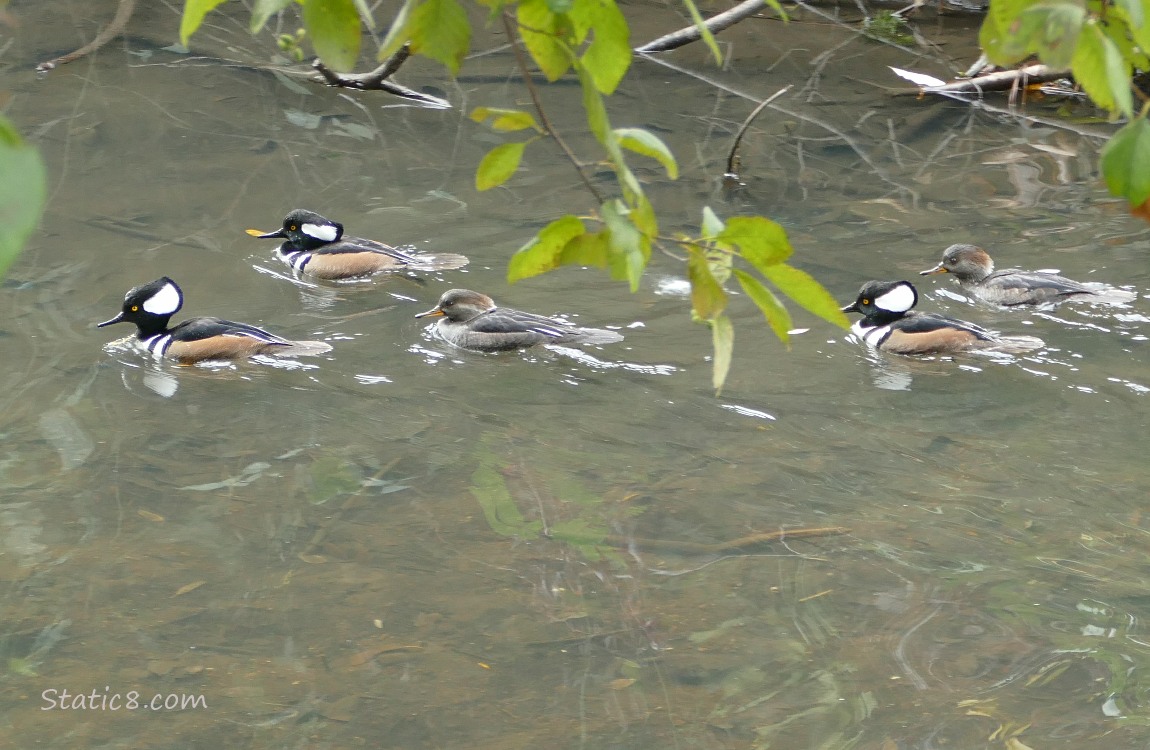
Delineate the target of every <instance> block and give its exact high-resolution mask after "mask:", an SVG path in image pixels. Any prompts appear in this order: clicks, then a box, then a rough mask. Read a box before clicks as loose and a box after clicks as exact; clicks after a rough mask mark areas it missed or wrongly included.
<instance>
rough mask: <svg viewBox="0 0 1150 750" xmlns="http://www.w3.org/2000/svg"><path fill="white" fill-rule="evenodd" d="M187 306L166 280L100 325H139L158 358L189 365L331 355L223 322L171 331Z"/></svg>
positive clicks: (136, 292) (145, 287)
mask: <svg viewBox="0 0 1150 750" xmlns="http://www.w3.org/2000/svg"><path fill="white" fill-rule="evenodd" d="M183 306H184V293H183V292H182V291H180V287H179V286H177V285H176V282H174V281H172V280H171V279H169V278H168V277H167V276H164V277H162V278H159V279H156V280H155V281H152V282H149V283H147V284H141V285H140V286H138V287H135V288H133V289H131V290H130V291H129V292H128V293H127V294H126V295H125V296H124V306H123V308H122V309H121V310H120V314H119V315H117V316H116V317H114V318H112V319H111V320H105V321H104V322H103V323H100V324H98V325H97V326H96V327H97V328H103V327H104V326H110V325H112V324H113V323H135V324H136V338H137V339H138V341H139V344H140V346H142V347H144V348H145V349H147V350H148V352H150V353H151V354H152V356H153V357H155V358H156V359H163V358H165V357H167V358H168V359H174V360H176V361H177V362H179V363H180V364H182V365H190V364H194V363H196V362H202V361H204V360H209V359H215V360H220V359H243V358H245V357H250V356H253V355H255V354H265V355H272V356H278V357H302V356H310V355H316V354H323V353H324V352H329V351H331V345H330V344H325V343H324V342H322V341H289V340H287V339H284V338H280V337H279V336H276V335H275V334H271V333H268V332H267V331H265V330H263V329H262V328H256V327H255V326H249V325H247V324H245V323H233V322H232V321H230V320H220V319H219V318H190V319H188V320H185V321H184V322H182V323H180V324H178V325H177V326H176V327H175V328H168V320H169V319H170V318H171V317H172V316H173V315H175V314H176V313H177V312H178V311H179V309H180V308H181V307H183Z"/></svg>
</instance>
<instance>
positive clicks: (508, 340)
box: [415, 289, 623, 352]
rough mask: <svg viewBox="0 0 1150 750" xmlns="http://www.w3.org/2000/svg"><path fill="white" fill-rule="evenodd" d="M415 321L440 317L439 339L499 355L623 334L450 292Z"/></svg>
mask: <svg viewBox="0 0 1150 750" xmlns="http://www.w3.org/2000/svg"><path fill="white" fill-rule="evenodd" d="M415 317H417V318H426V317H438V318H440V320H439V323H438V325H437V330H438V332H439V335H440V336H441V337H443V339H444V340H445V341H447V342H449V343H451V344H454V345H455V346H458V347H460V348H463V349H473V350H476V351H484V352H496V351H507V350H511V349H526V348H527V347H531V346H535V345H537V344H611V343H614V342H616V341H622V340H623V336H622V334H619V333H616V332H615V331H608V330H606V329H603V328H580V327H579V326H573V325H571V324H570V323H566V322H564V321H562V320H556V319H555V318H548V317H544V316H542V315H535V314H533V313H528V312H523V311H521V310H512V309H510V308H505V307H496V305H495V302H494V301H493V300H492V299H491V298H490V297H488V296H487V295H486V294H480V293H479V292H473V291H471V290H470V289H451V290H449V291H447V292H444V294H443V296H441V297H440V298H439V304H437V305H436V306H435V307H433V308H431V309H430V310H428V311H426V312H421V313H419V314H418V315H416V316H415Z"/></svg>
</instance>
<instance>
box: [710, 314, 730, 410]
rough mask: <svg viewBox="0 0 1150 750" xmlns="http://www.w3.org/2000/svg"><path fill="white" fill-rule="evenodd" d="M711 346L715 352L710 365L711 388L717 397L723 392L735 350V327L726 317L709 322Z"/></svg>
mask: <svg viewBox="0 0 1150 750" xmlns="http://www.w3.org/2000/svg"><path fill="white" fill-rule="evenodd" d="M711 346H712V347H713V348H714V350H715V359H714V362H712V363H711V364H712V366H711V386H712V387H713V388H714V389H715V395H716V396H717V395H719V394H720V393H722V392H723V383H726V382H727V373H728V372H730V371H731V354H732V353H733V352H734V350H735V327H734V326H733V325H731V319H730V318H728V317H727V316H726V315H720V316H719V317H717V318H715V319H714V320H712V321H711Z"/></svg>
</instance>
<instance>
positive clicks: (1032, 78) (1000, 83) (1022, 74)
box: [895, 65, 1070, 96]
mask: <svg viewBox="0 0 1150 750" xmlns="http://www.w3.org/2000/svg"><path fill="white" fill-rule="evenodd" d="M1068 75H1070V71H1068V70H1064V69H1060V68H1052V67H1050V66H1049V65H1027V66H1026V67H1024V68H1018V69H1017V70H1000V71H998V72H996V73H988V74H986V75H983V76H977V77H975V78H967V79H964V80H961V81H954V82H952V83H947V84H944V85H942V86H921V87H919V88H916V89H913V90H908V91H899V92H897V93H896V94H895V95H896V96H918V95H919V94H923V93H926V94H981V93H982V92H984V91H1005V90H1007V89H1011V88H1014V87H1015V86H1026V85H1028V84H1031V83H1047V82H1049V81H1057V80H1058V79H1059V78H1066V77H1067V76H1068Z"/></svg>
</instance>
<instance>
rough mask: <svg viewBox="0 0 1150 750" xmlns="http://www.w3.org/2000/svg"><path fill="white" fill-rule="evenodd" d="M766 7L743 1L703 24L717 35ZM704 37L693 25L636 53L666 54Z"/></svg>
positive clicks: (760, 1)
mask: <svg viewBox="0 0 1150 750" xmlns="http://www.w3.org/2000/svg"><path fill="white" fill-rule="evenodd" d="M764 5H766V2H764V0H743V2H741V3H739V4H738V5H736V6H735V7H734V8H731V9H730V10H728V11H724V12H723V13H719V14H718V15H715V16H711V17H710V18H708V19H707V20H706V21H704V22H703V25H704V26H706V27H707V30H708V31H710V32H711V33H712V34H717V33H718V32H720V31H722V30H723V29H726V28H729V27H731V26H734V25H735V24H736V23H738V22H739V21H742V20H743V19H744V18H749V17H750V16H753V15H755V14H756V13H758V12H759V11H760V10H762V9H763V6H764ZM702 36H703V33H702V32H701V31H699V27H698V26H696V25H694V24H691V25H690V26H687V27H686V28H682V29H679V30H678V31H674V32H671V33H670V34H666V35H665V36H661V37H659V38H658V39H654V40H652V41H650V42H647V43H646V44H644V45H643V46H642V47H636V48H635V52H637V53H639V54H640V55H646V54H649V53H651V52H666V51H667V50H672V49H677V48H679V47H682V46H683V45H684V44H690V43H691V42H695V41H698V40H699V39H701V38H702Z"/></svg>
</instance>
